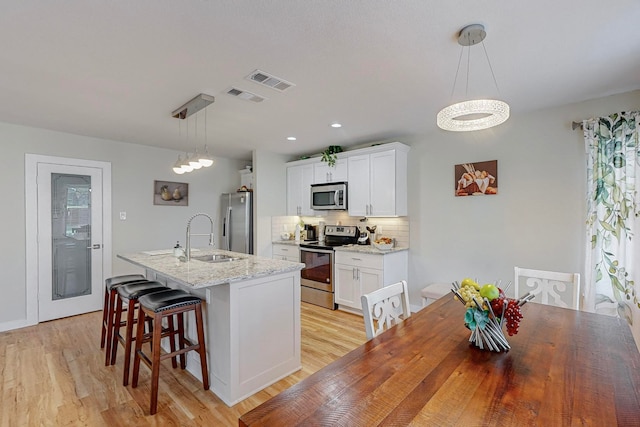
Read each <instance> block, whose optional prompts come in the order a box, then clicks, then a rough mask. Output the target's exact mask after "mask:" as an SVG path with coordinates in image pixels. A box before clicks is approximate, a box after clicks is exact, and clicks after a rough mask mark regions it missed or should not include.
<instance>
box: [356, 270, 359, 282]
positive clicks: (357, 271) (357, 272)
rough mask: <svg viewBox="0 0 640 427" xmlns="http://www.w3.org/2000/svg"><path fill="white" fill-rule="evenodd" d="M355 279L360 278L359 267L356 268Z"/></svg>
mask: <svg viewBox="0 0 640 427" xmlns="http://www.w3.org/2000/svg"><path fill="white" fill-rule="evenodd" d="M356 280H360V269H359V268H356Z"/></svg>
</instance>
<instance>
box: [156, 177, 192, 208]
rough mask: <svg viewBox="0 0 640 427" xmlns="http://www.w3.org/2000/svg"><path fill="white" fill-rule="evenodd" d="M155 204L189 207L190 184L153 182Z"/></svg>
mask: <svg viewBox="0 0 640 427" xmlns="http://www.w3.org/2000/svg"><path fill="white" fill-rule="evenodd" d="M153 204H154V205H165V206H188V205H189V184H187V183H186V182H171V181H153Z"/></svg>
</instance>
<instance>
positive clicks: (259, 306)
mask: <svg viewBox="0 0 640 427" xmlns="http://www.w3.org/2000/svg"><path fill="white" fill-rule="evenodd" d="M239 285H240V286H232V288H231V293H232V299H233V298H237V299H236V301H238V302H239V304H232V308H233V309H237V310H236V311H234V312H232V318H233V319H234V320H235V324H236V325H237V330H234V331H233V332H234V333H233V334H232V339H233V337H238V340H239V341H238V343H237V348H238V349H239V353H238V358H237V359H232V360H237V362H238V363H237V373H236V369H235V367H234V366H233V362H232V375H234V376H235V375H237V376H235V380H236V381H237V384H238V393H239V395H241V396H243V397H245V396H248V395H250V394H253V393H254V391H256V390H259V389H261V388H264V384H266V383H269V384H271V383H273V382H275V381H277V380H279V379H281V378H283V377H285V376H287V375H290V374H291V373H292V372H295V371H297V370H298V369H300V368H301V363H300V348H301V343H300V281H299V274H284V275H280V276H270V277H269V278H268V279H263V280H262V281H260V282H257V281H256V282H255V283H246V282H245V283H241V284H239ZM234 382H235V381H234Z"/></svg>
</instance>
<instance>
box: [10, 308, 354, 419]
mask: <svg viewBox="0 0 640 427" xmlns="http://www.w3.org/2000/svg"><path fill="white" fill-rule="evenodd" d="M101 316H102V314H101V312H95V313H89V314H85V315H81V316H75V317H70V318H65V319H59V320H54V321H51V322H45V323H41V324H39V325H37V326H32V327H28V328H22V329H17V330H14V331H8V332H2V333H0V425H1V426H61V425H65V426H66V425H71V426H81V425H86V426H103V425H108V426H119V425H136V426H147V425H150V426H151V425H154V426H155V425H159V426H166V425H178V426H199V425H207V426H237V425H238V418H239V417H240V416H241V415H242V414H244V413H245V412H247V411H249V410H251V409H253V408H254V407H256V406H258V405H259V404H261V403H262V402H264V401H266V400H268V399H269V398H270V397H271V396H274V395H276V394H278V393H280V392H281V391H283V390H285V389H287V388H288V387H290V386H291V385H293V384H295V383H297V382H298V381H300V380H302V379H303V378H305V377H307V376H309V375H310V374H312V373H313V372H315V371H317V370H318V369H320V368H322V367H323V366H325V365H327V364H328V363H330V362H332V361H333V360H335V359H337V358H339V357H341V356H343V355H344V354H346V353H348V352H349V351H350V350H352V349H354V348H356V347H357V346H359V345H360V344H362V343H364V342H365V340H366V339H365V333H364V323H363V320H362V317H360V316H355V315H352V314H348V313H344V312H340V311H331V310H327V309H324V308H320V307H316V306H313V305H310V304H305V303H303V304H302V311H301V321H302V370H300V371H298V372H296V373H294V374H293V375H290V376H288V377H286V378H284V379H282V380H281V381H279V382H277V383H276V384H273V385H272V386H269V387H267V388H266V389H264V390H262V391H260V392H259V393H257V394H255V395H253V396H251V397H249V398H248V399H245V400H244V401H242V402H240V403H238V404H237V405H235V406H233V407H231V408H229V407H228V406H226V405H225V404H224V403H223V402H222V401H221V400H220V399H218V398H217V397H216V396H215V395H214V394H213V393H211V392H209V391H204V390H203V389H202V384H201V383H200V382H199V381H198V380H196V379H195V378H194V377H192V376H191V375H190V374H189V373H188V372H186V371H182V370H180V369H176V370H174V369H172V368H171V364H170V363H171V362H170V361H169V360H166V361H164V362H163V366H162V368H161V370H160V390H159V394H158V413H157V414H156V415H153V416H150V415H148V413H149V370H148V369H147V368H146V367H145V366H144V365H143V366H142V367H141V368H140V381H139V385H138V387H137V388H136V389H132V388H131V386H129V387H123V386H122V362H123V361H122V351H121V349H119V353H118V361H117V363H116V365H115V366H110V367H105V366H104V352H103V351H102V350H101V349H100V323H101Z"/></svg>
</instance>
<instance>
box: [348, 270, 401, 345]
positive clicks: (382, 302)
mask: <svg viewBox="0 0 640 427" xmlns="http://www.w3.org/2000/svg"><path fill="white" fill-rule="evenodd" d="M360 300H361V301H362V314H363V315H364V327H365V330H366V333H367V339H368V340H370V339H371V338H373V337H375V336H377V335H379V334H381V333H382V332H384V330H385V329H388V328H390V327H391V326H393V325H395V324H397V323H399V322H401V321H402V320H404V319H407V318H409V317H410V316H411V310H410V309H409V294H408V293H407V282H406V281H404V280H403V281H401V282H398V283H394V284H392V285H389V286H385V287H384V288H382V289H378V290H376V291H373V292H370V293H368V294H366V295H362V297H361V298H360Z"/></svg>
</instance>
